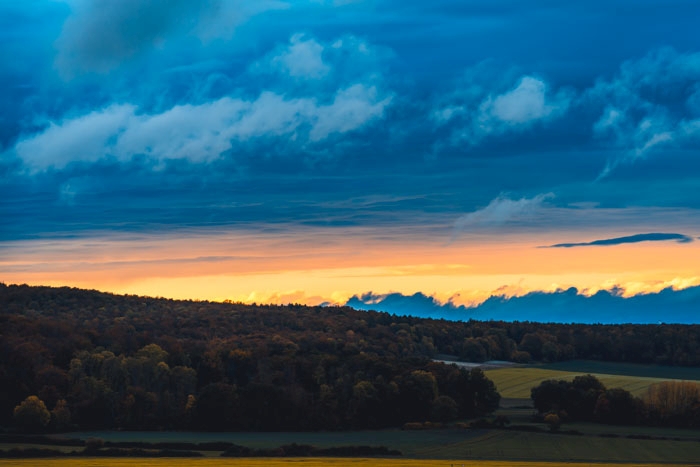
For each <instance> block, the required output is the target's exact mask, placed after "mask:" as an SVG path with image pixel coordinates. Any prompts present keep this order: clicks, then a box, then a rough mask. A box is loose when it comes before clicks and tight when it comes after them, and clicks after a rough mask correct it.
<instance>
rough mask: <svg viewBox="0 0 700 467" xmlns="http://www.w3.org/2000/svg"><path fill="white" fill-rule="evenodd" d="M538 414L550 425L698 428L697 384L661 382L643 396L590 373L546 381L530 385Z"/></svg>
mask: <svg viewBox="0 0 700 467" xmlns="http://www.w3.org/2000/svg"><path fill="white" fill-rule="evenodd" d="M531 394H532V401H533V403H534V405H535V408H536V409H537V410H538V412H539V414H540V415H541V416H542V417H543V419H544V420H545V421H550V423H551V424H553V426H557V425H558V424H559V423H560V422H565V421H591V422H598V423H606V424H612V425H638V424H643V425H661V426H673V427H682V428H697V427H700V384H698V383H694V382H688V381H664V382H662V383H658V384H654V385H652V386H650V387H649V390H648V391H647V394H645V395H644V397H635V396H634V395H632V394H631V393H630V392H629V391H626V390H624V389H622V388H606V387H605V385H604V384H603V383H602V382H600V380H598V379H597V378H596V377H594V376H592V375H585V376H577V377H575V378H574V379H573V381H565V380H547V381H543V382H542V383H541V384H540V385H539V386H536V387H534V388H532V391H531Z"/></svg>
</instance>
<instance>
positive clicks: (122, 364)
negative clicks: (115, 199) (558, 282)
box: [0, 284, 700, 430]
mask: <svg viewBox="0 0 700 467" xmlns="http://www.w3.org/2000/svg"><path fill="white" fill-rule="evenodd" d="M699 350H700V326H694V325H693V326H687V325H686V326H684V325H658V326H657V325H606V326H602V325H593V326H591V325H566V324H540V323H528V322H521V323H519V322H514V323H510V322H478V321H468V322H451V321H445V320H426V319H418V318H412V317H400V316H393V315H389V314H387V313H378V312H365V311H358V310H354V309H351V308H348V307H306V306H301V305H290V306H271V305H243V304H236V303H210V302H199V301H175V300H167V299H156V298H145V297H136V296H116V295H111V294H105V293H100V292H95V291H84V290H78V289H70V288H49V287H28V286H6V285H4V284H0V355H1V356H2V358H1V359H0V426H11V425H13V423H15V420H17V423H20V422H19V420H22V419H23V417H22V415H21V414H22V413H25V412H26V411H25V412H20V415H19V418H18V419H15V417H14V410H15V408H17V407H19V405H20V403H21V402H22V401H25V399H26V398H27V397H29V396H31V395H36V396H37V398H38V399H39V401H40V402H41V403H42V404H43V405H44V408H43V409H41V407H39V408H38V409H36V408H35V409H34V411H35V412H36V411H39V412H42V416H39V417H38V418H37V420H40V422H29V425H32V424H34V425H36V423H38V424H39V425H41V424H43V422H42V421H43V420H46V417H45V416H44V415H45V413H44V412H43V410H46V411H48V412H50V417H49V418H50V422H49V427H50V428H51V427H52V428H56V429H63V428H66V427H68V426H72V427H76V426H77V427H81V428H125V429H158V428H183V429H184V428H187V429H207V430H209V429H220V430H236V429H241V430H242V429H246V430H251V429H255V430H296V429H346V428H370V427H384V426H396V425H399V424H401V423H404V422H417V421H425V420H433V421H446V420H451V419H454V418H457V417H469V416H477V415H483V414H485V413H488V412H489V411H491V410H493V409H494V408H495V406H496V405H497V403H498V395H497V394H496V393H495V390H494V388H493V385H491V384H490V381H488V380H487V379H486V378H485V377H484V375H483V373H481V372H480V371H472V372H467V371H465V370H458V369H456V368H454V367H452V366H445V365H441V364H437V363H434V362H431V361H430V359H431V358H432V357H435V356H437V355H439V354H449V355H456V356H459V357H460V358H462V359H464V360H467V361H484V360H512V361H518V362H526V361H559V360H568V359H574V358H578V359H593V360H608V361H623V362H635V363H657V364H671V365H700V351H699ZM34 405H38V404H36V403H34ZM24 419H25V420H26V417H24ZM25 428H26V429H29V428H28V427H25Z"/></svg>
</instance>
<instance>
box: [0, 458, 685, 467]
mask: <svg viewBox="0 0 700 467" xmlns="http://www.w3.org/2000/svg"><path fill="white" fill-rule="evenodd" d="M590 464H591V463H587V464H579V465H581V466H585V465H590ZM592 464H594V465H595V466H596V467H620V464H619V463H595V462H594V463H592ZM35 465H41V466H46V467H135V466H143V467H170V466H172V467H185V466H194V467H297V466H303V467H320V466H332V467H447V466H454V467H460V466H464V467H538V466H545V467H563V466H570V465H571V464H569V463H565V462H551V463H550V462H514V461H483V460H479V461H473V460H464V459H461V460H456V459H444V460H411V459H335V458H328V459H305V458H299V459H108V458H86V459H39V460H36V459H34V460H33V459H21V460H0V467H29V466H35ZM625 465H626V466H627V467H652V466H659V465H662V464H653V463H637V464H625ZM678 465H687V466H690V465H692V464H678ZM695 465H697V464H695Z"/></svg>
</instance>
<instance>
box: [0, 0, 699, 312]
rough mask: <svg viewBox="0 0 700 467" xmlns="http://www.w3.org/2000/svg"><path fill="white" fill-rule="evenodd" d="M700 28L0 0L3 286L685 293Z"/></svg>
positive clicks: (251, 2)
mask: <svg viewBox="0 0 700 467" xmlns="http://www.w3.org/2000/svg"><path fill="white" fill-rule="evenodd" d="M698 18H700V2H697V1H696V0H665V1H652V0H605V1H598V0H589V1H585V2H584V1H566V2H552V1H548V0H533V1H514V0H465V1H461V2H455V1H453V0H433V1H424V0H420V1H414V0H401V1H398V0H375V1H371V0H366V1H363V0H355V1H353V0H335V1H331V0H305V1H304V0H295V1H291V0H290V1H283V0H279V1H273V0H230V1H227V0H209V1H194V0H122V1H104V0H103V1H98V0H63V1H61V0H29V1H21V2H20V1H9V0H0V104H1V108H2V112H0V218H1V219H2V221H1V222H0V282H5V283H7V284H11V283H28V284H34V285H39V284H41V285H68V286H76V287H85V288H94V289H99V290H104V291H110V292H117V293H130V294H141V295H150V296H164V297H172V298H192V299H210V300H234V301H244V302H257V303H290V302H298V303H307V304H320V303H333V304H344V303H346V302H347V301H348V300H349V299H350V298H351V297H353V296H363V295H366V294H368V293H369V292H372V295H371V297H372V298H367V300H368V301H378V300H380V299H381V297H382V296H384V295H386V294H391V293H396V294H400V295H406V296H410V295H413V294H415V293H418V292H420V293H422V294H424V295H426V296H428V297H433V298H434V299H435V301H436V303H439V304H449V305H450V306H458V305H466V306H473V305H477V304H479V303H481V302H483V301H484V300H486V299H487V298H488V297H489V296H492V295H503V296H505V297H515V296H523V295H526V294H528V293H531V292H536V291H544V292H554V291H557V290H563V289H567V288H570V287H576V288H577V289H578V293H579V294H582V295H587V296H588V295H592V294H594V293H595V292H597V291H599V290H610V291H614V294H616V295H622V296H624V297H631V296H634V295H637V294H648V293H655V292H659V291H661V290H663V289H667V288H673V289H674V290H677V291H680V290H681V289H685V288H688V287H691V286H698V285H700V34H698V33H697V21H698ZM366 296H367V297H369V295H366Z"/></svg>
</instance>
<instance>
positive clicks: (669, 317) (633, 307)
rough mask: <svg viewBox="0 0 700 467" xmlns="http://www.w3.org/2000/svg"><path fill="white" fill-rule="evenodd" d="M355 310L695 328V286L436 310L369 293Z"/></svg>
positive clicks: (418, 298)
mask: <svg viewBox="0 0 700 467" xmlns="http://www.w3.org/2000/svg"><path fill="white" fill-rule="evenodd" d="M347 304H348V305H349V306H352V307H354V308H357V309H362V310H379V311H386V312H389V313H392V314H396V315H411V316H418V317H423V318H435V319H448V320H454V321H467V320H469V319H476V320H482V321H488V320H501V321H536V322H558V323H586V324H595V323H602V324H615V323H635V324H647V323H651V324H656V323H661V322H663V323H680V324H693V323H697V310H698V307H699V306H700V287H690V288H687V289H683V290H673V289H671V288H668V289H664V290H662V291H661V292H658V293H652V294H646V295H636V296H634V297H630V298H623V297H621V296H620V295H618V294H617V291H615V290H613V291H605V290H603V291H600V292H598V293H596V294H594V295H592V296H590V297H589V296H585V295H581V294H579V292H578V290H577V289H575V288H570V289H567V290H560V291H557V292H551V293H548V292H531V293H529V294H527V295H525V296H522V297H513V298H506V297H497V296H495V297H491V298H489V299H488V300H486V301H485V302H484V303H482V304H481V305H478V306H476V307H474V308H465V307H463V306H459V307H457V306H455V305H453V304H451V303H447V304H444V305H440V304H439V303H437V302H436V301H435V300H434V299H433V298H431V297H427V296H425V295H423V294H420V293H417V294H415V295H412V296H404V295H401V294H389V295H386V296H376V295H373V294H371V293H369V294H365V295H362V296H355V297H352V298H351V299H350V300H349V301H348V303H347Z"/></svg>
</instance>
